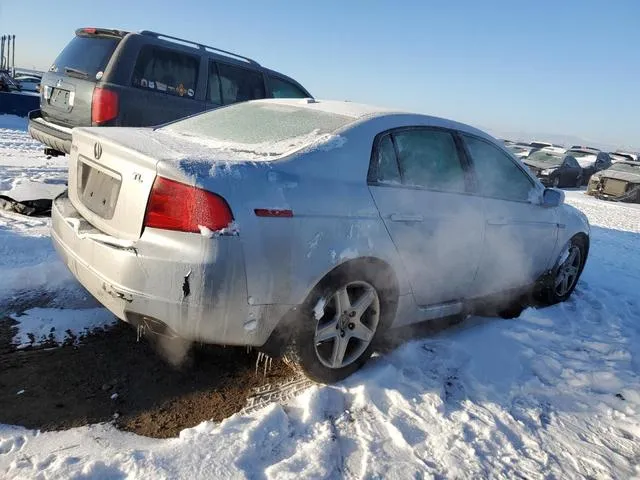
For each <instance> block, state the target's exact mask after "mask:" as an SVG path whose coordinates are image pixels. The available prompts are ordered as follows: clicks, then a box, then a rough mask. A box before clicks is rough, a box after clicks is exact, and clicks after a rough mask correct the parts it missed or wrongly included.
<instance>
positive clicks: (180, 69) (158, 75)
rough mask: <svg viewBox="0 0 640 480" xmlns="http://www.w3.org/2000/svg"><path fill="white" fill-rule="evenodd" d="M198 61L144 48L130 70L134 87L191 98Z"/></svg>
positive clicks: (161, 50) (196, 79)
mask: <svg viewBox="0 0 640 480" xmlns="http://www.w3.org/2000/svg"><path fill="white" fill-rule="evenodd" d="M199 63H200V59H199V58H198V57H195V56H193V55H187V54H185V53H180V52H176V51H174V50H170V49H167V48H161V47H154V46H152V45H145V46H144V47H142V49H141V50H140V54H139V55H138V60H137V61H136V66H135V68H134V70H133V79H132V84H133V86H134V87H139V88H144V89H148V90H155V91H157V92H161V93H166V94H168V95H176V96H179V97H186V98H194V97H195V94H196V93H195V92H196V84H197V82H198V68H199Z"/></svg>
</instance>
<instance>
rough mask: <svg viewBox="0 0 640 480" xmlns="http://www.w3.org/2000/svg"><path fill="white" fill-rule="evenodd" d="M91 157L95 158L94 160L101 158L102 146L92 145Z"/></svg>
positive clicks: (98, 143) (97, 143) (98, 144)
mask: <svg viewBox="0 0 640 480" xmlns="http://www.w3.org/2000/svg"><path fill="white" fill-rule="evenodd" d="M93 156H94V157H96V160H98V159H99V158H100V157H101V156H102V145H100V142H96V143H94V144H93Z"/></svg>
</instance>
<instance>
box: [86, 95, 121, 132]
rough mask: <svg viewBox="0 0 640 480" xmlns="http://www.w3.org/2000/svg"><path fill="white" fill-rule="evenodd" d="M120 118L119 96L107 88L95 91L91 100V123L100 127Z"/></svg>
mask: <svg viewBox="0 0 640 480" xmlns="http://www.w3.org/2000/svg"><path fill="white" fill-rule="evenodd" d="M117 116H118V94H117V93H116V92H114V91H113V90H109V89H107V88H102V87H96V88H94V89H93V98H92V99H91V123H92V124H93V125H100V124H103V123H105V122H108V121H109V120H113V119H114V118H116V117H117Z"/></svg>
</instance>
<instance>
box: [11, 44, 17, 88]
mask: <svg viewBox="0 0 640 480" xmlns="http://www.w3.org/2000/svg"><path fill="white" fill-rule="evenodd" d="M11 76H12V77H13V78H15V77H16V35H15V34H14V35H13V49H12V50H11Z"/></svg>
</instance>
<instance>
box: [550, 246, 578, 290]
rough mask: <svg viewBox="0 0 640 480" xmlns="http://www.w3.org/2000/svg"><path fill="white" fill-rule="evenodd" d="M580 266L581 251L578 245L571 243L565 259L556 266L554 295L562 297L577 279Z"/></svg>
mask: <svg viewBox="0 0 640 480" xmlns="http://www.w3.org/2000/svg"><path fill="white" fill-rule="evenodd" d="M581 266H582V252H581V250H580V247H578V246H577V245H572V246H571V247H570V248H569V251H568V254H567V255H566V258H565V260H564V261H563V262H562V263H561V264H560V266H559V267H558V273H557V274H556V280H555V284H554V289H555V293H556V295H558V296H559V297H564V296H565V295H566V294H567V293H568V292H570V291H571V289H572V288H573V287H574V285H575V284H576V282H577V281H578V275H579V274H580V267H581Z"/></svg>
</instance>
